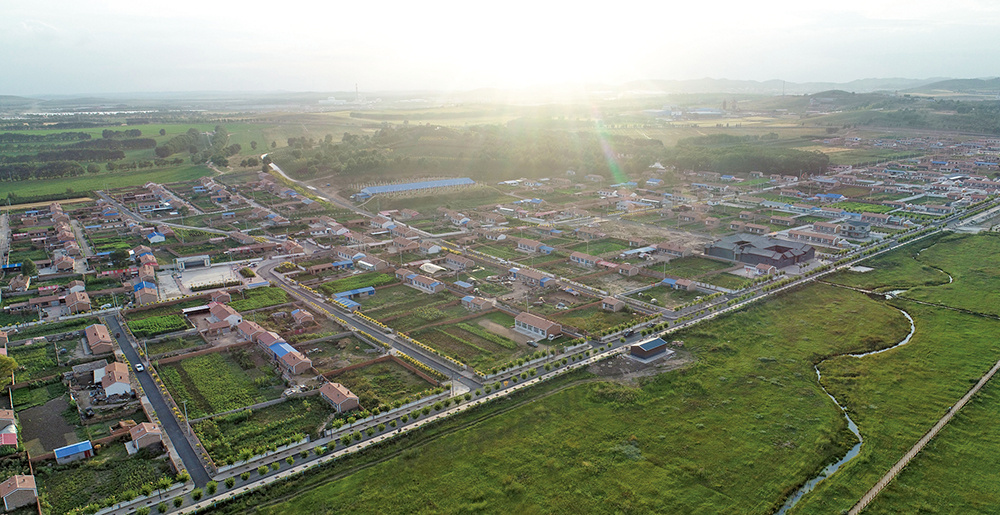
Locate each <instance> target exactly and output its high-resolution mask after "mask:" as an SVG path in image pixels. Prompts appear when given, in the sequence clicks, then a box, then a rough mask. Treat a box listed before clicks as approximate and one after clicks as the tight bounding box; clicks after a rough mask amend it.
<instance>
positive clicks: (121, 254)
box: [111, 249, 129, 268]
mask: <svg viewBox="0 0 1000 515" xmlns="http://www.w3.org/2000/svg"><path fill="white" fill-rule="evenodd" d="M128 261H129V254H128V251H127V250H125V249H116V250H115V251H114V252H112V253H111V262H112V263H114V265H115V266H116V267H118V268H125V267H127V266H128Z"/></svg>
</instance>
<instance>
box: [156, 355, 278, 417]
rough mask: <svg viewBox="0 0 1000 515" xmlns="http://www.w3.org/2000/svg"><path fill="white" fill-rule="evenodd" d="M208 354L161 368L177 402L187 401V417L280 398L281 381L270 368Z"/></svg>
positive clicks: (162, 376)
mask: <svg viewBox="0 0 1000 515" xmlns="http://www.w3.org/2000/svg"><path fill="white" fill-rule="evenodd" d="M237 352H244V353H245V351H236V352H234V353H233V354H223V353H214V354H205V355H203V356H196V357H193V358H187V359H183V360H181V361H177V362H174V363H168V364H164V365H160V366H159V367H158V370H159V372H160V377H161V378H162V379H163V383H164V384H166V386H167V389H168V390H169V391H170V394H171V396H173V398H174V401H175V402H177V403H178V404H182V403H183V401H185V400H186V401H188V416H189V417H191V418H198V417H203V416H206V415H211V414H213V413H221V412H223V411H228V410H231V409H236V408H242V407H244V406H249V405H251V404H255V403H258V402H263V401H266V400H270V399H275V398H277V397H278V396H280V395H281V385H280V381H279V380H278V379H277V378H276V377H275V374H274V371H273V370H272V369H270V368H269V367H267V366H266V365H265V366H262V367H260V368H258V367H256V366H255V365H254V364H253V362H252V360H250V359H249V358H247V357H244V356H245V354H244V356H241V355H238V354H236V353H237Z"/></svg>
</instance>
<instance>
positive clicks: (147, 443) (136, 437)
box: [125, 422, 163, 454]
mask: <svg viewBox="0 0 1000 515" xmlns="http://www.w3.org/2000/svg"><path fill="white" fill-rule="evenodd" d="M128 434H129V438H131V441H130V442H126V443H125V449H126V450H127V451H128V453H129V454H135V453H136V452H138V450H139V449H146V448H149V447H154V446H157V445H160V444H161V443H162V442H163V434H162V433H161V432H160V426H158V425H156V424H154V423H152V422H143V423H141V424H136V425H135V426H133V427H132V429H129V431H128Z"/></svg>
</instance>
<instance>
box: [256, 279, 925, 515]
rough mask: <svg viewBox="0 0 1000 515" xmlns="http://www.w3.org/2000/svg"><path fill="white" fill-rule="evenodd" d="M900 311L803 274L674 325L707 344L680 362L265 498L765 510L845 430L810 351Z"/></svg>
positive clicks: (824, 457)
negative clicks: (681, 365) (791, 283)
mask: <svg viewBox="0 0 1000 515" xmlns="http://www.w3.org/2000/svg"><path fill="white" fill-rule="evenodd" d="M787 310H795V311H796V314H797V316H795V317H788V316H785V315H784V313H785V312H786V311H787ZM860 313H864V314H865V316H864V317H859V316H858V315H859V314H860ZM906 326H907V322H906V320H905V318H903V317H902V316H901V315H899V313H898V312H897V311H895V310H894V309H892V308H890V307H888V306H885V305H883V304H879V303H876V302H874V301H871V300H869V299H867V298H866V297H864V296H863V295H860V294H857V293H854V292H850V291H847V290H840V289H835V288H831V287H823V286H816V287H810V288H805V289H802V290H800V291H798V292H795V293H792V294H789V295H785V296H782V297H780V298H778V299H776V300H775V301H774V302H770V303H768V304H766V305H760V306H755V307H752V308H750V309H748V310H746V311H742V312H739V313H736V314H734V315H731V316H727V317H723V318H722V319H720V320H719V321H718V322H714V323H712V324H710V325H706V326H701V327H698V328H696V329H693V330H690V331H688V332H686V333H683V334H678V335H676V337H677V338H680V339H682V340H684V341H685V343H686V346H688V347H689V348H691V349H693V350H694V352H695V353H696V354H697V355H698V356H699V360H698V363H697V364H696V365H694V366H692V367H691V368H690V369H688V370H687V371H686V372H685V373H681V374H678V373H671V374H664V375H661V376H657V377H655V378H651V379H649V380H647V381H645V382H644V383H642V386H641V387H638V388H637V387H634V386H628V385H621V384H616V383H608V382H601V383H597V384H592V385H584V386H578V387H573V388H569V389H567V390H564V391H562V392H559V393H557V394H555V395H552V396H551V397H547V398H545V399H542V400H539V401H536V402H534V403H532V404H530V405H527V406H525V407H523V408H519V409H516V410H514V411H510V412H507V413H504V414H502V415H499V416H496V417H493V418H490V419H487V420H485V421H483V422H480V423H478V424H475V425H474V426H472V427H469V428H467V429H461V430H459V431H457V432H454V433H451V434H449V435H447V436H443V437H441V438H439V439H437V440H434V441H431V442H429V443H427V444H425V445H422V446H420V447H419V448H417V449H415V450H413V451H411V452H410V451H408V453H407V454H406V455H405V456H406V457H396V458H391V459H389V460H387V461H385V462H382V463H379V464H377V465H374V466H371V467H369V468H366V469H364V470H361V471H359V472H357V473H354V474H352V475H349V476H347V477H345V478H343V479H341V480H339V481H336V482H329V483H326V484H324V485H323V486H319V487H317V488H315V489H312V490H310V491H308V492H303V493H300V494H298V495H297V496H295V497H292V498H291V499H289V500H287V501H284V503H283V504H281V505H277V506H274V507H273V508H269V509H268V510H265V511H264V512H265V513H289V512H302V511H310V510H311V511H317V510H318V511H323V510H333V511H345V512H346V511H351V512H363V513H401V512H411V511H412V510H413V509H414V507H419V506H424V507H427V509H429V510H431V511H434V512H446V513H453V512H459V511H468V510H486V511H519V510H526V511H528V512H532V513H552V512H573V513H610V512H636V513H762V512H771V511H773V510H775V509H776V508H777V507H778V506H779V505H780V502H781V499H782V498H783V497H784V495H786V494H787V493H788V492H789V491H791V490H792V489H793V487H794V485H795V484H797V483H798V482H800V481H804V480H805V479H807V478H808V477H809V476H811V475H812V474H813V473H814V471H816V470H818V469H819V468H821V467H822V466H823V465H824V464H825V463H826V462H827V461H829V460H831V459H832V458H833V457H834V456H839V455H841V454H842V453H843V452H844V451H845V450H846V448H847V447H849V446H850V445H851V443H852V438H853V436H852V435H851V434H850V433H849V432H847V430H846V427H845V423H844V420H843V417H842V416H841V414H840V413H839V410H838V409H837V408H836V407H835V406H834V405H833V403H832V402H831V401H830V400H829V398H828V397H826V395H825V394H824V393H823V392H822V390H820V388H819V386H818V384H817V383H816V379H815V377H816V376H815V374H814V373H813V371H812V366H811V362H812V361H813V360H816V359H818V358H819V357H820V356H825V355H829V354H833V353H838V352H844V351H847V350H854V349H862V348H871V347H880V346H885V345H888V344H891V343H892V342H895V341H896V340H898V339H899V338H900V337H901V336H902V335H903V334H905V333H906ZM831 334H832V335H835V337H834V338H830V337H829V335H831ZM582 427H585V428H587V430H586V431H581V430H580V428H582ZM456 449H461V452H455V450H456ZM762 463H766V464H767V466H766V467H765V466H761V464H762ZM567 485H569V486H567ZM333 499H336V504H335V505H334V504H330V503H331V500H333Z"/></svg>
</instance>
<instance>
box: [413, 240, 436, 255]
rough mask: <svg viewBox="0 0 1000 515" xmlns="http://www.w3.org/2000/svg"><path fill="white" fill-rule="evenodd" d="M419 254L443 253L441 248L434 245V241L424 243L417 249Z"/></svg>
mask: <svg viewBox="0 0 1000 515" xmlns="http://www.w3.org/2000/svg"><path fill="white" fill-rule="evenodd" d="M417 252H419V253H421V254H425V255H426V254H437V253H438V252H441V246H440V245H438V244H436V243H434V242H433V241H422V242H420V245H419V246H418V247H417Z"/></svg>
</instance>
